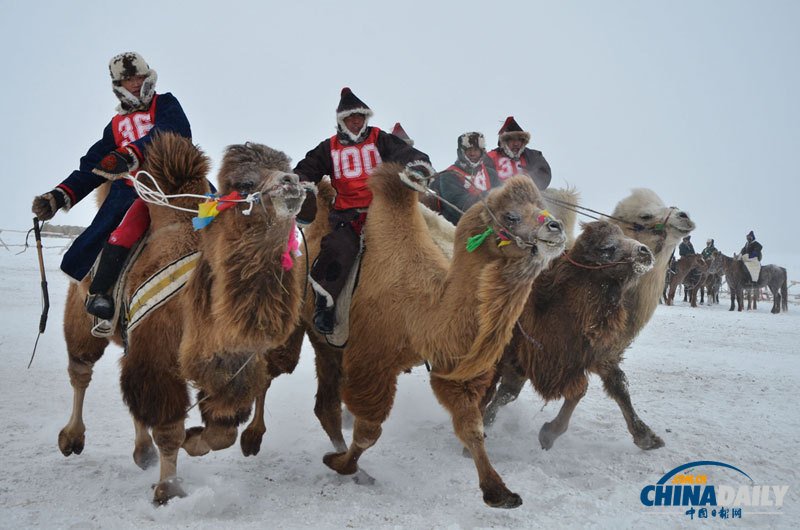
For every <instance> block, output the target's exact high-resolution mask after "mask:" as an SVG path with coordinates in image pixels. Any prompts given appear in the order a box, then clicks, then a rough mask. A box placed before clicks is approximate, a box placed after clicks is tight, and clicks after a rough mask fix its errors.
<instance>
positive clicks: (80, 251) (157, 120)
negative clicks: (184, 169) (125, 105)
mask: <svg viewBox="0 0 800 530" xmlns="http://www.w3.org/2000/svg"><path fill="white" fill-rule="evenodd" d="M153 107H155V108H153ZM149 112H150V113H152V120H153V127H152V129H150V131H149V132H147V133H146V135H145V136H143V137H142V138H139V139H138V140H135V141H132V142H127V141H124V140H122V141H120V142H119V144H118V141H117V140H116V139H115V134H114V130H113V128H112V123H114V122H115V120H114V119H112V120H111V122H109V123H108V125H106V127H105V129H104V130H103V137H102V138H101V139H100V140H98V141H97V142H96V143H95V144H94V145H92V147H90V148H89V151H88V152H87V153H86V154H85V155H84V156H83V157H81V160H80V165H79V168H78V169H76V170H75V171H73V172H72V173H71V174H70V176H69V177H67V178H66V179H65V180H64V181H63V182H61V184H59V185H58V188H60V189H62V190H64V191H65V192H66V193H67V195H68V196H69V198H70V202H71V203H72V204H71V206H74V205H75V204H76V203H78V202H80V200H81V199H83V198H84V197H86V196H87V195H89V193H91V192H92V190H94V189H95V188H97V187H98V186H100V185H101V184H103V183H105V182H107V181H106V179H105V178H103V177H101V176H99V175H95V174H94V173H92V169H93V168H94V167H95V166H97V164H99V163H100V160H102V159H103V157H105V156H106V155H107V154H108V153H109V152H111V151H113V150H114V149H117V148H118V147H121V146H122V145H125V146H127V147H130V148H131V149H133V150H135V151H136V152H137V154H139V155H140V158H141V159H142V160H144V159H145V158H146V156H147V146H148V145H149V144H150V141H151V140H152V137H151V136H150V134H152V133H153V132H154V131H172V132H174V133H177V134H180V135H181V136H185V137H187V138H191V137H192V132H191V129H190V127H189V120H188V119H187V118H186V114H184V112H183V109H182V108H181V105H180V103H179V102H178V100H177V99H176V98H175V96H173V95H172V94H171V93H169V92H167V93H165V94H157V95H156V96H154V97H153V101H152V103H151V106H150V109H149ZM129 116H131V115H129ZM116 121H117V122H119V123H123V124H125V122H124V121H123V122H120V121H119V119H118V118H117V120H116ZM117 136H118V137H120V138H122V137H121V136H120V131H117ZM120 144H122V145H120ZM136 198H137V195H136V191H135V190H134V189H133V186H131V185H130V183H129V182H128V181H127V180H115V181H114V182H112V183H111V188H110V191H109V194H108V197H107V198H106V200H105V201H104V202H103V204H102V205H101V206H100V208H99V209H98V211H97V214H95V216H94V219H92V222H91V224H89V226H88V228H86V230H84V231H83V233H81V235H80V236H78V237H77V238H76V239H75V241H73V242H72V245H70V247H69V250H67V252H66V253H65V254H64V258H63V260H62V261H61V270H63V271H64V272H65V273H66V274H67V275H69V276H71V277H72V278H74V279H75V280H78V281H80V280H82V279H83V277H84V276H86V273H88V272H89V269H90V268H91V267H92V264H93V263H94V261H95V259H97V255H98V254H99V253H100V250H101V249H102V247H103V243H104V242H105V241H106V240H107V239H108V236H109V234H111V232H112V231H113V230H114V229H115V228H116V227H117V225H119V223H120V222H121V221H122V218H123V217H125V213H126V212H127V211H128V208H129V207H130V206H131V204H133V201H135V200H136Z"/></svg>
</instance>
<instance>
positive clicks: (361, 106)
mask: <svg viewBox="0 0 800 530" xmlns="http://www.w3.org/2000/svg"><path fill="white" fill-rule="evenodd" d="M351 114H363V115H364V116H365V117H367V118H369V117H370V116H372V109H370V108H369V107H368V106H367V104H366V103H364V102H363V101H361V100H360V99H358V97H356V95H355V94H353V91H352V90H350V89H349V88H348V87H344V88H343V89H342V96H341V98H340V99H339V106H338V107H336V118H337V119H339V120H343V119H344V118H346V117H348V116H350V115H351Z"/></svg>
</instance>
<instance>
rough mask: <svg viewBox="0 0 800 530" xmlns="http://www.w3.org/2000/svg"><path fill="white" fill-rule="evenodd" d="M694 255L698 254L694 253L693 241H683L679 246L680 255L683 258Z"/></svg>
mask: <svg viewBox="0 0 800 530" xmlns="http://www.w3.org/2000/svg"><path fill="white" fill-rule="evenodd" d="M692 254H696V252H695V251H694V245H692V243H691V241H688V242H687V241H681V244H680V245H678V255H679V256H681V257H683V256H691V255H692Z"/></svg>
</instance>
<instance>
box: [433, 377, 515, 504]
mask: <svg viewBox="0 0 800 530" xmlns="http://www.w3.org/2000/svg"><path fill="white" fill-rule="evenodd" d="M490 382H491V373H487V374H486V375H485V376H483V377H480V378H478V379H474V380H472V381H467V382H464V381H449V380H445V379H441V378H439V377H436V376H435V375H431V387H432V388H433V391H434V393H435V394H436V397H437V399H438V400H439V402H440V403H441V404H442V405H443V406H444V407H445V408H446V409H447V410H448V411H449V412H450V414H451V416H452V417H453V429H454V430H455V433H456V436H458V439H459V440H461V442H462V443H463V444H464V446H465V447H466V448H467V449H468V450H469V452H470V454H471V455H472V459H473V461H474V462H475V467H476V468H477V471H478V481H479V484H480V488H481V491H482V492H483V501H484V502H485V503H486V504H488V505H489V506H491V507H493V508H516V507H517V506H519V505H521V504H522V498H521V497H520V496H519V495H517V494H516V493H513V492H512V491H511V490H509V489H508V488H507V487H506V485H505V483H504V482H503V479H502V478H500V475H499V474H498V473H497V471H495V469H494V468H493V467H492V464H491V462H490V461H489V455H487V454H486V448H485V447H484V441H483V419H482V417H481V411H480V402H481V398H482V397H483V395H484V393H485V391H486V387H487V385H489V384H490Z"/></svg>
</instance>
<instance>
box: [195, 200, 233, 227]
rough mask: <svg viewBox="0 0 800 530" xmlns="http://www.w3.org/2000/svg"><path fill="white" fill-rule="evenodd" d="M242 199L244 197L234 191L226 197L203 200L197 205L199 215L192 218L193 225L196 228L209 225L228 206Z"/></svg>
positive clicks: (230, 206)
mask: <svg viewBox="0 0 800 530" xmlns="http://www.w3.org/2000/svg"><path fill="white" fill-rule="evenodd" d="M242 200H243V197H242V196H241V195H239V192H238V191H234V192H233V193H229V194H228V195H225V196H224V197H220V198H218V199H214V200H211V201H207V202H201V203H200V204H198V205H197V217H194V218H193V219H192V226H194V229H195V230H200V229H201V228H204V227H206V226H208V225H209V223H211V221H213V220H214V218H215V217H216V216H218V215H219V213H220V212H224V211H225V210H227V209H228V208H232V207H233V206H236V203H238V202H242Z"/></svg>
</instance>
